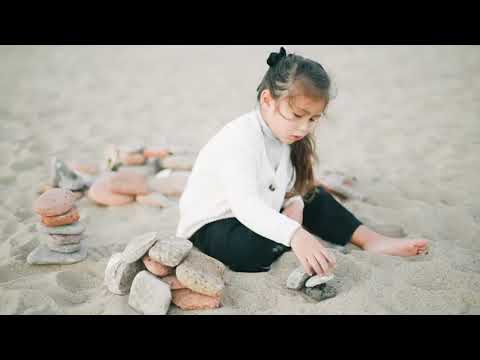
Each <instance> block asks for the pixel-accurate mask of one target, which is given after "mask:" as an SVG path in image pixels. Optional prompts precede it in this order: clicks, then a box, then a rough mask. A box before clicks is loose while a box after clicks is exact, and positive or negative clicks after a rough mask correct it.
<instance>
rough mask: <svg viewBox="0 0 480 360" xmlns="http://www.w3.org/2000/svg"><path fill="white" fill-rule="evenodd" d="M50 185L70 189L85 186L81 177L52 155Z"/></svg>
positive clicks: (78, 188)
mask: <svg viewBox="0 0 480 360" xmlns="http://www.w3.org/2000/svg"><path fill="white" fill-rule="evenodd" d="M50 185H51V186H54V187H60V188H63V189H67V190H72V191H75V190H81V189H83V188H85V187H86V184H85V182H84V181H83V179H82V178H81V177H80V176H78V174H76V173H75V172H74V171H72V170H71V169H70V168H69V167H68V166H67V165H66V164H65V163H64V162H63V161H62V160H60V159H57V158H56V157H53V159H52V162H51V165H50Z"/></svg>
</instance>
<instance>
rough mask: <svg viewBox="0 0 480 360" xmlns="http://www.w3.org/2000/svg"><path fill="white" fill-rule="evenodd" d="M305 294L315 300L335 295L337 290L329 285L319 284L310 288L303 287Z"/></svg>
mask: <svg viewBox="0 0 480 360" xmlns="http://www.w3.org/2000/svg"><path fill="white" fill-rule="evenodd" d="M304 291H305V294H306V295H307V296H309V297H311V298H312V299H314V300H316V301H322V300H326V299H330V298H332V297H335V296H336V295H337V290H335V288H334V287H333V286H331V285H328V284H321V285H317V286H315V287H312V288H305V290H304Z"/></svg>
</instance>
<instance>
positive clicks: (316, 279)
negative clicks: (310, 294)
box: [305, 274, 334, 288]
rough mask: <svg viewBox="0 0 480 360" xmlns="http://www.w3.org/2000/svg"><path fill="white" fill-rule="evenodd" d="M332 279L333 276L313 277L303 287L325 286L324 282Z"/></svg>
mask: <svg viewBox="0 0 480 360" xmlns="http://www.w3.org/2000/svg"><path fill="white" fill-rule="evenodd" d="M333 278H334V275H333V274H328V275H322V276H320V275H315V276H312V277H311V278H310V279H308V280H307V282H306V283H305V287H308V288H311V287H315V286H317V285H321V284H325V283H326V282H328V281H330V280H333Z"/></svg>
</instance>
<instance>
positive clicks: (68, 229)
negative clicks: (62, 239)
mask: <svg viewBox="0 0 480 360" xmlns="http://www.w3.org/2000/svg"><path fill="white" fill-rule="evenodd" d="M36 227H37V231H38V232H42V233H45V234H51V235H79V234H82V233H83V232H84V231H85V229H86V228H85V225H84V224H83V223H82V222H80V221H77V222H76V223H73V224H69V225H62V226H54V227H49V226H45V225H43V224H37V225H36Z"/></svg>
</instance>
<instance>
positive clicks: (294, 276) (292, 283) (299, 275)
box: [287, 266, 310, 290]
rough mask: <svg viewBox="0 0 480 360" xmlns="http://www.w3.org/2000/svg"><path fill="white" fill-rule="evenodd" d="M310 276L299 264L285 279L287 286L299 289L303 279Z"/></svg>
mask: <svg viewBox="0 0 480 360" xmlns="http://www.w3.org/2000/svg"><path fill="white" fill-rule="evenodd" d="M309 277H310V275H308V274H307V273H306V272H305V271H304V270H303V267H302V266H300V267H298V268H296V269H295V270H293V271H292V272H291V273H290V275H289V276H288V279H287V288H289V289H292V290H300V289H301V288H302V287H303V286H304V285H305V281H307V279H308V278H309Z"/></svg>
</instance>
